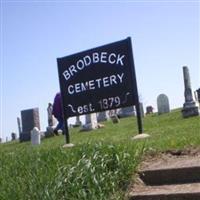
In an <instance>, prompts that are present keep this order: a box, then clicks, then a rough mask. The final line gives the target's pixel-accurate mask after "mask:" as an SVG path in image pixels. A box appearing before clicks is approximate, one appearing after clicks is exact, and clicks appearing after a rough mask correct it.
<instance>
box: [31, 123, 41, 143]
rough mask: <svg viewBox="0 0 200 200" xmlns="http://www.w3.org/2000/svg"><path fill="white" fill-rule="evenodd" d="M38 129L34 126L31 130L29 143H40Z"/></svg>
mask: <svg viewBox="0 0 200 200" xmlns="http://www.w3.org/2000/svg"><path fill="white" fill-rule="evenodd" d="M40 138H41V137H40V131H39V129H38V128H37V127H34V128H33V130H32V131H31V144H32V145H38V144H40Z"/></svg>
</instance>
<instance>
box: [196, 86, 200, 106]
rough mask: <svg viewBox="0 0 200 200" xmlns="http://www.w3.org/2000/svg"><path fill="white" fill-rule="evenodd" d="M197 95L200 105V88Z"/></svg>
mask: <svg viewBox="0 0 200 200" xmlns="http://www.w3.org/2000/svg"><path fill="white" fill-rule="evenodd" d="M196 94H197V101H198V102H199V103H200V88H199V89H198V90H196Z"/></svg>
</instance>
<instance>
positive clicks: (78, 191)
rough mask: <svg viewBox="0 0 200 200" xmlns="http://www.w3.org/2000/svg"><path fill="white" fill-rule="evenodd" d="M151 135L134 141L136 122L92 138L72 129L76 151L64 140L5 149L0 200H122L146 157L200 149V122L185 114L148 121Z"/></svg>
mask: <svg viewBox="0 0 200 200" xmlns="http://www.w3.org/2000/svg"><path fill="white" fill-rule="evenodd" d="M143 122H144V132H145V133H148V134H149V135H151V137H150V138H148V139H146V140H142V141H132V140H131V138H132V137H133V136H134V135H136V134H137V121H136V118H135V117H130V118H123V119H120V123H119V124H112V122H111V121H108V122H105V123H104V125H105V128H102V129H98V130H95V131H91V132H79V129H78V128H74V129H70V134H71V142H72V143H73V144H75V147H73V148H69V149H63V148H62V145H63V144H64V142H65V140H64V137H63V136H58V137H53V138H49V139H44V140H42V144H41V145H40V146H37V147H36V146H31V144H30V142H26V143H19V142H9V143H5V144H0V172H1V173H0V199H1V200H12V199H13V200H16V199H17V200H18V199H19V200H29V199H30V200H40V199H41V200H58V199H59V200H61V199H63V200H64V199H65V200H82V199H83V200H84V199H85V200H86V199H87V200H112V199H113V200H117V199H124V194H125V192H126V189H127V186H128V185H129V183H130V181H131V178H132V177H133V175H134V172H135V171H136V170H137V166H138V164H139V162H140V160H141V158H142V156H143V155H144V154H148V153H151V152H154V153H156V152H160V151H165V150H169V149H183V148H187V147H191V146H194V147H198V146H200V117H191V118H187V119H183V118H182V116H181V111H180V109H176V110H173V111H172V112H171V113H169V114H163V115H160V116H158V115H157V114H152V115H149V116H146V117H145V118H144V119H143Z"/></svg>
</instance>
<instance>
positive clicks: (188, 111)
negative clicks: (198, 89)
mask: <svg viewBox="0 0 200 200" xmlns="http://www.w3.org/2000/svg"><path fill="white" fill-rule="evenodd" d="M183 78H184V86H185V91H184V96H185V103H184V104H183V109H182V115H183V117H184V118H186V117H191V116H197V115H199V108H198V106H197V105H196V102H195V101H194V100H193V96H192V87H191V82H190V74H189V69H188V67H187V66H184V67H183Z"/></svg>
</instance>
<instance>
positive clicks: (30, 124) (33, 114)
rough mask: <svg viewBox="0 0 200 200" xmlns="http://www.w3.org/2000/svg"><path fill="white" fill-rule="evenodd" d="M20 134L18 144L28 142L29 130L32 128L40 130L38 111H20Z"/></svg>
mask: <svg viewBox="0 0 200 200" xmlns="http://www.w3.org/2000/svg"><path fill="white" fill-rule="evenodd" d="M21 121H22V132H21V134H20V142H23V141H30V139H31V130H33V128H34V127H37V128H38V129H40V120H39V109H38V108H33V109H27V110H22V111H21Z"/></svg>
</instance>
